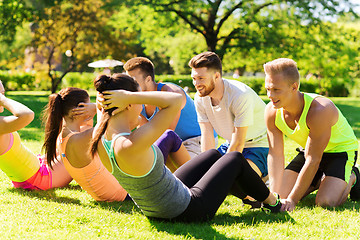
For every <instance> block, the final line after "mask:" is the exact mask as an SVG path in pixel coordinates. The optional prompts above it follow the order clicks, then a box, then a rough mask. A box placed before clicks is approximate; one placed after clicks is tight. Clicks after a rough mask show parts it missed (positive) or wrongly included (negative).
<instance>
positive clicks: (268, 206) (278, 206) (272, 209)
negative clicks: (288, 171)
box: [263, 193, 282, 213]
mask: <svg viewBox="0 0 360 240" xmlns="http://www.w3.org/2000/svg"><path fill="white" fill-rule="evenodd" d="M274 195H275V196H276V203H275V205H271V204H266V203H263V208H265V210H268V211H270V212H271V213H278V212H280V210H281V205H282V204H281V202H280V196H279V194H277V193H274Z"/></svg>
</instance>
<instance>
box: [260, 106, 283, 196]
mask: <svg viewBox="0 0 360 240" xmlns="http://www.w3.org/2000/svg"><path fill="white" fill-rule="evenodd" d="M275 115H276V110H275V109H273V108H272V105H271V103H269V104H268V105H267V106H266V108H265V122H266V127H267V136H268V141H269V154H268V159H267V160H268V169H269V182H270V191H272V192H280V188H281V185H282V179H283V175H284V164H285V163H284V162H285V157H284V136H283V133H282V132H281V131H280V130H279V129H278V128H277V127H276V126H275Z"/></svg>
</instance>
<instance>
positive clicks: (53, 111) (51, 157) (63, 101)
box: [43, 87, 127, 201]
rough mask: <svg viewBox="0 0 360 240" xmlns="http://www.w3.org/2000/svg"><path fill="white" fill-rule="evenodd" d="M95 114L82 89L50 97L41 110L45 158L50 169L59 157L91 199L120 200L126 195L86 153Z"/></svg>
mask: <svg viewBox="0 0 360 240" xmlns="http://www.w3.org/2000/svg"><path fill="white" fill-rule="evenodd" d="M95 113H96V107H95V104H91V103H90V97H89V95H88V93H87V92H86V91H85V90H83V89H80V88H73V87H70V88H65V89H62V90H61V91H60V92H59V93H55V94H51V95H50V96H49V103H48V105H47V107H46V109H45V110H44V122H45V142H44V145H43V148H44V149H45V152H46V159H47V162H48V165H49V166H51V165H53V164H54V163H55V164H56V162H57V160H56V159H57V157H58V156H59V155H60V156H61V160H62V162H63V163H64V165H65V168H66V170H67V171H68V172H69V173H70V175H71V176H72V177H73V178H74V180H75V181H76V182H77V183H78V184H79V185H80V186H81V187H82V188H83V189H84V190H85V191H86V192H87V193H88V194H90V195H91V196H92V197H93V198H94V199H95V200H97V201H123V200H124V199H125V198H126V196H127V192H126V191H125V190H124V189H123V188H122V187H121V186H120V184H119V183H118V182H117V181H116V179H115V178H114V177H113V176H112V175H111V174H110V173H109V171H107V170H106V168H105V167H104V165H103V164H102V163H101V161H100V159H99V158H98V157H97V156H95V157H94V158H91V156H90V155H89V154H88V151H87V146H88V144H89V142H90V140H91V136H92V131H93V128H92V119H93V117H94V115H95ZM79 132H82V133H81V134H79Z"/></svg>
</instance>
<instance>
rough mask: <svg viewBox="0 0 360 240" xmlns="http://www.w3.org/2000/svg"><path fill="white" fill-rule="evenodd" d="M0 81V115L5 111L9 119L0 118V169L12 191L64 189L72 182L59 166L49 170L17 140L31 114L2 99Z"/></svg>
mask: <svg viewBox="0 0 360 240" xmlns="http://www.w3.org/2000/svg"><path fill="white" fill-rule="evenodd" d="M4 94H5V89H4V86H3V84H2V82H1V81H0V112H3V111H4V108H5V109H7V110H8V111H9V112H10V113H11V114H12V115H10V116H0V169H1V170H2V171H4V172H5V173H6V175H7V176H8V177H9V178H10V180H11V181H12V183H13V185H14V187H16V188H23V189H28V190H33V189H37V190H47V189H50V188H55V187H64V186H66V185H68V183H69V182H70V181H71V180H72V178H71V177H70V175H69V173H68V172H67V171H66V169H65V167H64V165H63V163H62V162H59V161H56V162H55V163H54V165H53V168H52V169H50V168H49V167H48V165H47V164H46V161H44V160H43V158H42V157H39V158H38V157H37V156H36V155H35V154H34V153H32V152H31V151H30V150H29V149H28V148H26V147H25V146H24V145H23V144H22V143H21V140H20V136H19V134H18V133H17V131H18V130H20V129H22V128H24V127H25V126H27V125H28V124H29V123H31V121H32V120H33V119H34V112H33V111H31V110H30V109H29V108H28V107H26V106H25V105H23V104H22V103H19V102H17V101H14V100H11V99H9V98H7V97H5V95H4Z"/></svg>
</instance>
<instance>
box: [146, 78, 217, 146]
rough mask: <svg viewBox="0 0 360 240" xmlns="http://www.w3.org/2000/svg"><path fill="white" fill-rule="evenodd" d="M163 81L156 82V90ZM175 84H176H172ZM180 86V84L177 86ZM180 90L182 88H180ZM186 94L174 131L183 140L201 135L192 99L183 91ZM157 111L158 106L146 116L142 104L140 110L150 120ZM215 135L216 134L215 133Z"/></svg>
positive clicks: (162, 84)
mask: <svg viewBox="0 0 360 240" xmlns="http://www.w3.org/2000/svg"><path fill="white" fill-rule="evenodd" d="M166 84H174V83H166ZM164 85H165V84H164V83H158V86H157V89H156V90H157V91H161V88H162V87H163V86H164ZM174 85H175V86H178V85H176V84H174ZM178 87H179V88H181V87H180V86H178ZM181 90H182V91H184V89H182V88H181ZM184 93H185V96H186V104H185V106H184V108H183V109H182V110H181V114H180V118H179V121H178V124H177V125H176V128H175V130H174V132H176V134H177V135H179V137H180V138H181V140H183V141H185V140H186V139H189V138H193V137H198V136H201V130H200V126H199V123H198V121H197V114H196V110H195V104H194V100H192V98H191V97H190V96H189V95H188V94H187V93H186V92H185V91H184ZM158 111H159V108H158V107H156V109H155V111H154V113H153V115H152V116H150V117H148V116H147V115H146V112H145V106H144V105H143V109H142V111H141V115H143V116H144V117H145V118H146V119H147V120H148V121H150V120H151V119H152V118H153V117H154V116H155V114H156V113H157V112H158ZM215 136H216V135H215Z"/></svg>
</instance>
